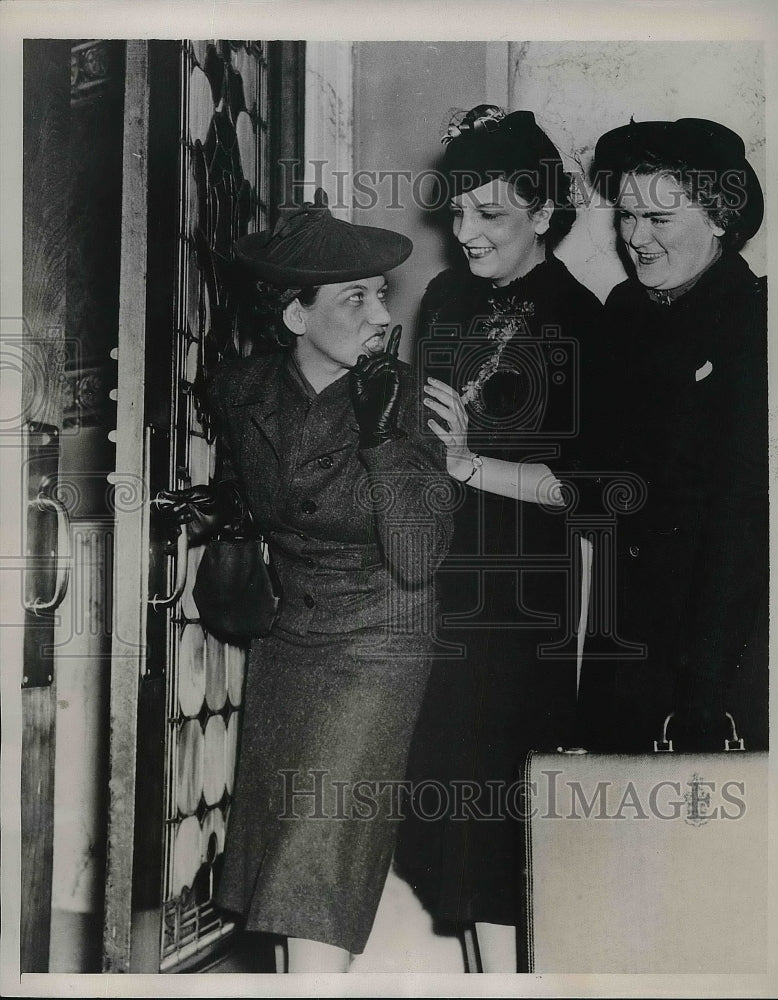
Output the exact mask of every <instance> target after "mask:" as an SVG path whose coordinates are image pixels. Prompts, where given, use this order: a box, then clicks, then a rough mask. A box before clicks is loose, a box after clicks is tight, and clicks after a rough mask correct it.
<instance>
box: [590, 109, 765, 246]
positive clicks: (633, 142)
mask: <svg viewBox="0 0 778 1000" xmlns="http://www.w3.org/2000/svg"><path fill="white" fill-rule="evenodd" d="M644 162H649V163H651V162H659V163H660V164H661V163H670V164H671V163H679V164H682V165H683V166H685V167H687V168H688V169H690V170H693V171H698V172H700V173H701V174H704V175H705V179H706V182H707V183H708V184H709V185H710V190H711V191H712V192H713V193H716V194H721V195H723V196H724V198H723V200H724V205H725V206H727V207H730V208H737V209H738V210H739V211H740V217H741V229H742V233H743V237H744V238H745V239H749V238H750V237H751V236H753V235H754V233H755V232H756V231H757V230H758V229H759V226H760V225H761V223H762V218H763V216H764V195H763V194H762V186H761V184H760V183H759V179H758V178H757V176H756V174H755V173H754V170H753V167H752V166H751V164H750V163H749V162H748V160H747V159H746V149H745V145H744V143H743V140H742V139H741V138H740V136H739V135H738V134H737V132H733V131H732V129H730V128H727V127H726V126H725V125H720V124H719V123H718V122H713V121H708V120H707V119H705V118H679V119H678V120H677V121H674V122H670V121H656V122H635V121H631V122H630V123H629V124H628V125H622V126H620V127H619V128H615V129H613V130H612V131H610V132H606V133H605V135H603V136H601V137H600V139H599V140H598V142H597V145H596V147H595V150H594V180H595V183H596V185H597V187H598V188H599V190H600V191H601V192H602V194H604V195H605V197H606V198H607V199H608V200H609V201H615V200H616V198H617V196H618V193H619V186H620V183H621V177H622V175H623V174H625V173H629V171H630V170H633V169H634V168H635V167H636V166H637V165H638V164H641V163H644ZM658 169H661V168H658Z"/></svg>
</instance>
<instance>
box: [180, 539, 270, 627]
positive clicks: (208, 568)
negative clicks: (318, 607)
mask: <svg viewBox="0 0 778 1000" xmlns="http://www.w3.org/2000/svg"><path fill="white" fill-rule="evenodd" d="M265 551H266V545H265V543H264V542H263V541H262V539H259V538H216V539H212V540H211V541H210V542H208V544H207V545H206V548H205V552H204V554H203V558H202V560H201V562H200V566H199V568H198V570H197V577H196V579H195V583H194V587H193V588H192V597H193V598H194V602H195V604H196V605H197V610H198V611H199V612H200V620H201V621H202V623H203V625H204V626H205V628H206V629H207V630H208V631H209V632H210V633H212V634H213V635H215V636H216V637H217V638H218V639H222V640H224V641H226V642H231V643H234V644H237V645H240V644H245V643H246V642H247V641H248V640H250V639H255V638H260V637H262V636H266V635H269V633H270V631H271V629H272V628H273V625H274V624H275V622H276V620H277V618H278V615H279V611H280V603H281V588H280V585H279V582H278V577H277V575H276V573H275V571H274V570H273V567H272V566H271V565H270V564H269V563H268V562H267V561H266V560H265Z"/></svg>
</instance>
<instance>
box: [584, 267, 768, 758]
mask: <svg viewBox="0 0 778 1000" xmlns="http://www.w3.org/2000/svg"><path fill="white" fill-rule="evenodd" d="M600 348H601V350H600V352H599V355H600V360H599V364H598V366H597V370H598V381H599V388H598V391H597V393H595V394H593V395H592V396H591V398H592V399H593V400H594V401H595V411H594V412H592V413H590V414H589V415H588V417H587V419H588V420H589V422H590V424H591V425H592V426H590V433H589V434H588V435H587V440H588V441H589V442H592V441H594V444H595V447H594V449H593V450H592V451H591V454H590V457H589V463H590V467H591V469H592V471H594V472H597V473H600V474H601V485H602V487H603V497H605V500H606V502H605V504H604V506H603V508H602V513H603V514H604V516H605V519H606V520H608V519H611V523H612V525H613V533H612V535H611V540H610V542H609V543H608V545H605V546H603V545H600V546H599V551H598V555H597V556H596V559H595V586H594V591H593V601H592V608H591V616H590V633H591V634H590V635H589V636H588V637H587V653H586V659H585V662H584V668H583V676H582V683H581V692H580V709H581V715H580V717H581V722H582V730H581V732H582V735H581V740H582V742H583V743H584V744H585V745H587V746H589V747H592V748H595V749H608V750H619V749H621V750H650V749H651V748H652V745H653V743H652V741H653V739H654V738H656V737H658V736H659V735H660V733H661V728H662V724H663V721H664V719H665V718H666V717H667V715H669V713H671V712H675V713H676V716H675V719H674V720H673V721H672V723H671V728H670V735H671V736H673V735H675V737H676V739H675V743H676V748H678V746H681V747H684V748H686V749H722V748H723V738H724V735H725V734H726V730H727V729H728V726H729V724H728V722H727V721H726V717H725V714H724V713H725V712H726V711H730V712H732V714H737V715H738V716H739V718H737V719H736V722H737V723H738V725H739V727H740V729H741V730H744V732H745V735H746V737H747V743H748V744H749V745H750V746H751V747H752V748H754V747H758V746H760V745H762V744H764V743H766V738H767V732H766V704H767V670H766V658H765V655H762V657H761V662H754V660H753V657H752V656H751V654H752V653H753V650H754V648H755V646H760V645H763V644H764V640H765V632H764V626H765V625H766V600H767V582H768V503H767V501H768V496H767V471H768V437H767V430H768V424H767V344H766V286H765V281H764V279H758V278H756V277H755V276H754V274H753V273H752V272H751V271H750V269H749V268H748V266H747V264H746V263H745V261H744V260H743V259H742V258H741V257H740V256H739V255H738V254H735V253H731V252H730V253H727V252H725V253H724V254H723V255H722V256H721V258H720V259H719V260H718V261H717V262H716V263H715V264H714V265H713V266H712V267H711V268H710V269H709V270H708V271H706V272H705V273H704V274H703V275H702V277H701V278H700V280H699V281H698V282H697V283H696V284H695V285H694V286H693V287H692V288H691V289H690V290H689V291H687V292H685V293H684V294H683V295H681V296H680V297H679V298H678V299H676V300H675V301H674V302H673V303H672V304H671V305H669V306H667V305H662V304H659V303H656V302H654V301H652V299H651V298H650V297H649V295H648V293H647V291H646V289H645V288H644V287H643V286H641V285H640V284H639V283H638V282H637V281H636V280H627V281H625V282H623V283H622V284H620V285H618V286H617V287H616V288H614V289H613V291H612V292H611V294H610V296H609V298H608V300H607V302H606V306H605V323H604V333H603V337H602V339H601V340H600ZM622 473H624V474H626V479H625V478H624V477H622V482H623V483H625V488H624V489H623V490H622V489H616V490H614V491H610V492H609V491H608V489H607V488H606V487H607V486H608V484H610V485H611V486H613V485H614V484H617V483H618V481H619V478H620V475H621V474H622ZM764 654H766V648H765V649H764ZM758 659H759V657H757V660H758ZM747 662H748V663H749V664H750V667H749V670H750V674H749V676H744V674H745V673H746V672H747V671H746V663H747ZM736 706H737V707H736Z"/></svg>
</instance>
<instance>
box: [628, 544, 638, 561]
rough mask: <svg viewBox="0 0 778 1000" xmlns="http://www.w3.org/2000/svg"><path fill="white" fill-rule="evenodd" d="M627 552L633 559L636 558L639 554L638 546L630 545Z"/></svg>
mask: <svg viewBox="0 0 778 1000" xmlns="http://www.w3.org/2000/svg"><path fill="white" fill-rule="evenodd" d="M629 554H630V555H631V556H632V558H633V559H637V557H638V556H639V555H640V546H639V545H630V547H629Z"/></svg>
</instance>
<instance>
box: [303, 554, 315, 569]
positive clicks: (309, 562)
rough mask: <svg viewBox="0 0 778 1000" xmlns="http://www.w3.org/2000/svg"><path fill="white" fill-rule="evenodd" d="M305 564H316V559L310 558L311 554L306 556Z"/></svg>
mask: <svg viewBox="0 0 778 1000" xmlns="http://www.w3.org/2000/svg"><path fill="white" fill-rule="evenodd" d="M305 565H306V566H310V567H311V568H313V567H314V566H315V565H316V560H315V559H312V558H311V556H308V558H307V559H306V560H305Z"/></svg>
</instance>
